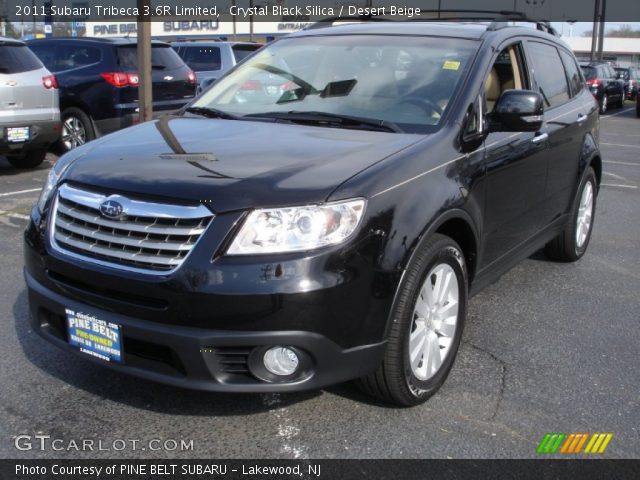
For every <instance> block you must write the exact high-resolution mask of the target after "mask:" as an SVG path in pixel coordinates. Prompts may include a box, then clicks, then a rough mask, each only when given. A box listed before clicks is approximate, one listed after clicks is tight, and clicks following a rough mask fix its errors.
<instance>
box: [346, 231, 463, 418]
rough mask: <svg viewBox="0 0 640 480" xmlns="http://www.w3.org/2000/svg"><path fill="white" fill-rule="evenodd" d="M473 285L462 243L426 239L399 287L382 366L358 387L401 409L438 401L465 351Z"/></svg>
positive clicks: (440, 238)
mask: <svg viewBox="0 0 640 480" xmlns="http://www.w3.org/2000/svg"><path fill="white" fill-rule="evenodd" d="M442 282H444V283H442ZM467 284H468V281H467V269H466V264H465V260H464V255H463V254H462V249H461V248H460V247H459V246H458V244H457V243H456V242H454V241H453V240H452V239H451V238H449V237H446V236H444V235H439V234H435V235H433V236H431V237H429V238H428V239H426V241H424V242H423V244H422V245H421V246H420V247H419V249H418V251H417V252H416V254H415V256H414V258H413V259H412V261H411V263H410V265H409V267H408V268H407V271H406V272H405V275H404V276H403V280H402V282H401V285H400V287H399V291H398V294H397V298H396V301H395V303H394V307H393V311H392V316H391V322H392V323H391V326H390V330H389V334H388V338H387V345H386V349H385V353H384V358H383V361H382V364H381V365H380V366H379V367H378V369H377V370H376V371H375V372H373V373H371V374H369V375H367V376H366V377H363V378H361V379H359V380H358V381H357V384H358V386H359V387H360V388H361V389H362V390H364V391H365V392H366V393H367V394H369V395H371V396H374V397H377V398H379V399H381V400H383V401H385V402H387V403H391V404H395V405H400V406H413V405H418V404H421V403H423V402H425V401H426V400H427V399H428V398H429V397H430V396H432V395H433V394H434V393H435V392H436V391H437V390H438V389H439V388H440V386H441V385H442V384H443V383H444V381H445V379H446V378H447V376H448V375H449V372H450V370H451V367H452V366H453V363H454V360H455V357H456V354H457V351H458V348H459V346H460V340H461V338H462V330H463V327H464V320H465V315H466V307H467V295H468V292H467ZM427 289H428V290H427ZM434 294H435V295H436V298H435V299H434V298H433V296H434ZM437 297H440V298H437ZM445 297H446V298H445ZM422 312H424V313H422ZM421 315H424V316H423V317H421ZM421 341H422V343H420V342H421ZM429 346H432V347H435V349H434V348H429ZM436 349H437V350H436ZM429 352H433V354H434V355H433V356H432V355H429Z"/></svg>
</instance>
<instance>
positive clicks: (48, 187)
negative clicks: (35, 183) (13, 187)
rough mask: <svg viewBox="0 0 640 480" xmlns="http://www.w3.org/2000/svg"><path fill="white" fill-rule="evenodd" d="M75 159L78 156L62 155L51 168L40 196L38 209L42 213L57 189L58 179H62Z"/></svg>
mask: <svg viewBox="0 0 640 480" xmlns="http://www.w3.org/2000/svg"><path fill="white" fill-rule="evenodd" d="M75 159H76V157H75V156H71V155H68V156H64V157H61V158H60V159H59V160H58V161H57V162H56V164H55V165H54V166H53V168H52V169H51V170H49V175H48V176H47V181H46V182H45V183H44V187H42V191H41V192H40V197H39V198H38V211H39V212H40V213H43V212H44V207H45V205H46V204H47V202H48V201H49V198H50V197H51V194H52V193H53V191H54V190H55V188H56V186H57V185H58V181H59V180H60V178H61V177H62V175H63V174H64V172H66V170H67V168H69V166H71V164H72V163H73V161H74V160H75Z"/></svg>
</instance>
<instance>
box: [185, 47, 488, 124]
mask: <svg viewBox="0 0 640 480" xmlns="http://www.w3.org/2000/svg"><path fill="white" fill-rule="evenodd" d="M477 46H478V44H477V43H476V42H474V41H470V40H461V39H449V38H430V37H410V36H406V37H405V36H380V35H376V36H370V35H343V36H326V37H325V36H318V37H303V38H295V37H294V38H288V39H283V40H280V41H278V42H275V43H273V44H271V45H269V46H267V47H264V48H263V49H262V50H260V51H259V52H257V53H256V54H255V55H254V56H253V57H251V58H250V59H248V60H247V61H246V62H244V63H243V64H242V65H240V66H239V67H238V68H236V69H235V70H233V71H232V72H231V73H230V74H229V75H227V76H225V77H223V78H222V79H220V80H219V81H218V82H217V83H216V84H214V86H213V87H212V88H211V89H210V90H208V91H207V92H206V93H204V95H203V96H202V97H200V98H199V99H198V100H196V102H195V103H194V104H193V106H194V107H200V108H210V109H216V110H219V111H223V112H225V113H230V114H233V115H237V116H245V115H252V116H266V117H268V116H269V114H273V115H274V117H278V116H282V114H289V115H290V114H292V113H293V114H296V113H301V112H313V113H315V114H318V113H320V114H323V113H324V114H331V115H343V116H351V117H357V118H362V119H370V120H376V121H384V122H389V123H392V124H394V125H397V126H398V127H400V129H401V130H402V131H404V132H411V133H429V132H432V131H435V130H436V129H437V127H438V126H439V124H440V122H441V120H442V118H443V116H444V114H445V112H446V111H447V108H448V107H449V105H450V103H451V100H452V99H453V98H454V95H455V92H456V90H457V88H458V87H459V85H460V83H461V80H462V79H463V78H464V76H465V74H466V72H467V70H468V68H469V64H470V62H471V60H472V57H473V54H474V52H475V51H476V49H477ZM331 125H333V124H331Z"/></svg>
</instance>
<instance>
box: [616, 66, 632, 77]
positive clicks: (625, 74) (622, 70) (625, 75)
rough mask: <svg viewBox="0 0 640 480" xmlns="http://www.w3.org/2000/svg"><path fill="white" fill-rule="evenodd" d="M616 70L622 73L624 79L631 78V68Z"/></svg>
mask: <svg viewBox="0 0 640 480" xmlns="http://www.w3.org/2000/svg"><path fill="white" fill-rule="evenodd" d="M616 72H617V73H621V74H622V79H623V80H629V70H628V69H626V68H616Z"/></svg>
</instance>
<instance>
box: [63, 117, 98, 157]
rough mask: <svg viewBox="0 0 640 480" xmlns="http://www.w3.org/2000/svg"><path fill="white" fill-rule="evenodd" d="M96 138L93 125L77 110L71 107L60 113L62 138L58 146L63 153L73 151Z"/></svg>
mask: <svg viewBox="0 0 640 480" xmlns="http://www.w3.org/2000/svg"><path fill="white" fill-rule="evenodd" d="M94 138H96V135H95V131H94V129H93V123H92V122H91V119H90V118H89V116H88V115H87V114H86V113H84V112H83V111H82V110H80V109H79V108H75V107H71V108H67V109H66V110H65V111H64V112H62V137H61V139H60V146H61V147H62V149H63V150H64V151H65V152H68V151H70V150H73V149H74V148H77V147H79V146H81V145H84V144H85V143H87V142H90V141H91V140H93V139H94Z"/></svg>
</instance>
